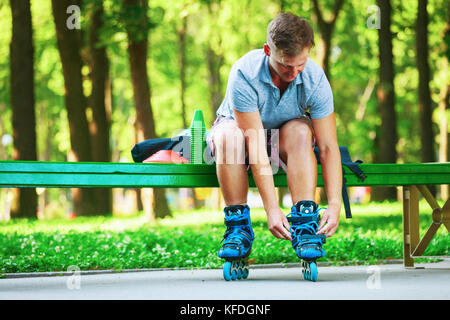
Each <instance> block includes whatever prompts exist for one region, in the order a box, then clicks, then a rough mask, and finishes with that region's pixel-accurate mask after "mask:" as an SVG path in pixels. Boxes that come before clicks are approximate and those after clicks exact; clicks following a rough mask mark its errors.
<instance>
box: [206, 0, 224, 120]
mask: <svg viewBox="0 0 450 320" xmlns="http://www.w3.org/2000/svg"><path fill="white" fill-rule="evenodd" d="M219 9H220V8H219ZM216 14H217V11H216V10H215V9H214V8H213V7H212V3H211V2H210V3H209V4H208V15H209V19H210V21H211V23H212V21H215V19H216ZM216 36H219V35H216ZM212 37H213V32H212V31H211V32H210V36H208V40H207V44H206V46H207V47H206V60H207V64H208V88H209V96H210V100H209V101H210V108H211V114H212V120H211V121H213V122H214V120H215V118H216V111H217V109H218V108H219V106H220V104H221V103H222V100H223V96H222V80H221V77H220V68H221V67H222V65H223V61H224V56H223V54H222V53H219V54H218V53H217V52H216V51H214V49H213V47H212V43H211V38H212ZM211 125H212V123H211Z"/></svg>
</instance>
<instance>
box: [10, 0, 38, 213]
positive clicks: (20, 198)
mask: <svg viewBox="0 0 450 320" xmlns="http://www.w3.org/2000/svg"><path fill="white" fill-rule="evenodd" d="M10 3H11V12H12V39H11V46H10V72H11V73H10V75H11V78H10V81H11V83H10V85H11V107H12V118H13V119H12V121H13V138H14V155H13V159H14V160H37V150H36V115H35V110H34V102H35V101H34V69H33V55H34V48H33V31H32V23H31V9H30V1H29V0H11V1H10ZM36 211H37V195H36V189H35V188H23V189H17V192H16V197H15V201H14V204H13V207H12V212H11V216H12V217H15V218H19V217H20V218H25V217H26V218H36Z"/></svg>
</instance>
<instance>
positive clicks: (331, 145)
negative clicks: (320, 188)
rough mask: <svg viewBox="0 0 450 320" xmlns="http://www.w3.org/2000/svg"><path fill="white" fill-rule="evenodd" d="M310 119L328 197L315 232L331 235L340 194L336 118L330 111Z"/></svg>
mask: <svg viewBox="0 0 450 320" xmlns="http://www.w3.org/2000/svg"><path fill="white" fill-rule="evenodd" d="M312 121H313V126H314V133H315V137H316V142H317V146H318V148H319V154H320V162H321V164H322V176H323V180H324V184H325V191H326V193H327V198H328V209H327V210H326V212H325V213H324V215H323V217H322V219H321V222H320V226H319V231H318V232H317V234H326V235H327V237H331V236H332V235H333V234H334V233H335V232H336V229H337V228H338V226H339V214H340V211H341V196H342V166H341V154H340V152H339V145H338V142H337V135H336V119H335V116H334V113H332V114H331V115H329V116H328V117H326V118H322V119H313V120H312Z"/></svg>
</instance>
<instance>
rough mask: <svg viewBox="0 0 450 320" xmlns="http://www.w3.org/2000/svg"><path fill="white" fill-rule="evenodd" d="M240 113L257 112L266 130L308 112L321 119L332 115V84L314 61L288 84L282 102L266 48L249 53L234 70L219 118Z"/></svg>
mask: <svg viewBox="0 0 450 320" xmlns="http://www.w3.org/2000/svg"><path fill="white" fill-rule="evenodd" d="M233 109H235V110H237V111H240V112H253V111H258V110H259V113H260V115H261V120H262V123H263V126H264V128H265V129H276V128H280V127H281V126H282V125H283V124H284V123H285V122H286V121H289V120H292V119H294V118H298V117H300V116H302V115H304V114H305V112H306V111H307V110H308V109H309V112H310V114H311V118H313V119H321V118H325V117H327V116H329V115H330V114H331V113H333V110H334V107H333V93H332V92H331V87H330V83H329V82H328V79H327V77H326V75H325V73H324V71H323V70H322V68H320V67H319V66H318V65H317V64H316V63H315V62H314V61H313V60H311V59H309V58H308V60H307V61H306V65H305V69H304V70H303V71H302V72H301V73H300V74H298V75H297V77H296V78H295V79H294V80H293V81H292V82H291V83H290V84H289V87H288V88H287V89H286V91H285V92H284V94H283V95H282V96H281V99H280V90H279V89H278V88H277V87H276V86H275V85H274V84H273V81H272V77H271V76H270V71H269V57H267V56H266V54H265V53H264V50H263V49H256V50H252V51H250V52H248V53H247V54H245V55H244V56H243V57H241V58H240V59H239V60H238V61H236V62H235V64H234V65H233V67H232V68H231V71H230V75H229V77H228V85H227V91H226V94H225V98H224V100H223V102H222V104H221V105H220V107H219V109H218V110H217V116H225V117H232V118H234V116H233Z"/></svg>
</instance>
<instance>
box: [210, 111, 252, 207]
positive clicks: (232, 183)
mask: <svg viewBox="0 0 450 320" xmlns="http://www.w3.org/2000/svg"><path fill="white" fill-rule="evenodd" d="M214 148H215V154H216V171H217V179H218V180H219V185H220V189H221V191H222V194H223V197H224V200H225V203H226V205H227V206H231V205H237V204H246V203H247V193H248V176H247V169H246V168H247V166H246V165H245V144H244V134H243V133H242V130H241V129H239V127H238V126H237V123H236V122H235V121H233V120H226V121H223V122H222V123H220V124H218V127H217V128H216V129H215V133H214Z"/></svg>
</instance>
